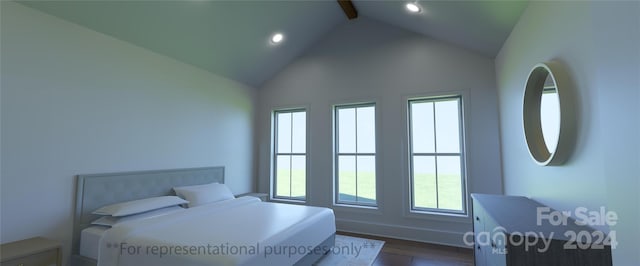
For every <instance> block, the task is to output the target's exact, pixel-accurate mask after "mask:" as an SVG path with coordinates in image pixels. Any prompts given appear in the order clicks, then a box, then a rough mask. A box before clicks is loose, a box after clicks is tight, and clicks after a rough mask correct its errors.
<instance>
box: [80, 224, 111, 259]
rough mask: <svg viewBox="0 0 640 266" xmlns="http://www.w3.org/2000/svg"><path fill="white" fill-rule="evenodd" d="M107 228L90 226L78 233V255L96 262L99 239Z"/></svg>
mask: <svg viewBox="0 0 640 266" xmlns="http://www.w3.org/2000/svg"><path fill="white" fill-rule="evenodd" d="M107 229H109V227H106V226H90V227H87V228H85V229H84V230H82V233H80V255H82V256H85V257H89V258H92V259H94V260H98V250H99V247H100V238H102V235H103V234H104V232H105V231H107Z"/></svg>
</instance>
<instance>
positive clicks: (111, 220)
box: [91, 206, 184, 226]
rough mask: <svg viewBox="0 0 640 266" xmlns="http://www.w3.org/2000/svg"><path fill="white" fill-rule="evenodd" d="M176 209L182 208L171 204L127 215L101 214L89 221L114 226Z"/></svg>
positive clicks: (94, 223)
mask: <svg viewBox="0 0 640 266" xmlns="http://www.w3.org/2000/svg"><path fill="white" fill-rule="evenodd" d="M178 210H184V208H182V207H180V206H171V207H166V208H162V209H157V210H153V211H148V212H143V213H138V214H132V215H127V216H122V217H115V216H102V217H100V218H99V219H97V220H95V221H93V222H91V224H93V225H104V226H114V225H116V224H118V223H123V222H127V221H133V220H140V219H146V218H152V217H157V216H161V215H165V214H169V213H172V212H175V211H178Z"/></svg>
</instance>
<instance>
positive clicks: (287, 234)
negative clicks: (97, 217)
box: [83, 197, 335, 266]
mask: <svg viewBox="0 0 640 266" xmlns="http://www.w3.org/2000/svg"><path fill="white" fill-rule="evenodd" d="M333 233H335V216H334V214H333V211H331V210H330V209H327V208H318V207H308V206H299V205H290V204H278V203H267V202H261V201H260V200H259V199H257V198H254V197H242V198H238V199H232V200H226V201H222V202H216V203H211V204H206V205H202V206H198V207H194V208H189V209H185V210H184V211H179V212H175V213H170V214H167V215H163V216H160V217H153V218H149V219H144V220H138V221H131V222H125V223H121V224H117V225H115V226H114V227H113V228H111V229H109V230H106V231H105V232H104V234H103V236H102V238H101V240H100V245H99V247H100V249H99V255H98V266H107V265H109V266H112V265H113V266H115V265H119V266H129V265H131V266H134V265H136V266H138V265H141V266H142V265H157V266H160V265H292V264H294V263H295V262H296V261H298V260H299V259H300V258H302V257H304V256H305V255H307V253H309V252H310V251H313V252H324V251H326V250H324V251H323V250H318V249H316V250H313V249H314V248H315V247H316V246H317V245H319V244H320V243H322V241H324V240H325V239H326V238H328V237H329V236H331V235H332V234H333ZM84 244H85V243H83V245H84Z"/></svg>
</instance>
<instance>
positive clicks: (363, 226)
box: [336, 219, 472, 249]
mask: <svg viewBox="0 0 640 266" xmlns="http://www.w3.org/2000/svg"><path fill="white" fill-rule="evenodd" d="M336 227H337V230H338V231H343V232H348V233H355V234H365V235H372V236H379V237H387V238H395V239H402V240H409V241H416V242H424V243H430V244H436V245H444V246H451V247H459V248H468V249H471V248H472V247H470V246H467V245H465V244H464V242H463V236H464V234H465V233H460V232H452V231H443V230H434V229H429V228H420V227H410V226H402V225H389V224H381V223H373V222H362V221H355V220H347V219H336Z"/></svg>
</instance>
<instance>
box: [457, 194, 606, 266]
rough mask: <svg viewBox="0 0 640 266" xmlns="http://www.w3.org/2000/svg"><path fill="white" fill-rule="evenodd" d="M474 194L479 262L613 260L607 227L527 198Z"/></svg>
mask: <svg viewBox="0 0 640 266" xmlns="http://www.w3.org/2000/svg"><path fill="white" fill-rule="evenodd" d="M471 197H472V198H473V213H472V215H473V231H474V234H473V240H474V244H475V248H474V255H475V264H476V265H477V266H484V265H487V266H501V265H517V266H523V265H540V266H542V265H544V266H554V265H558V266H560V265H562V266H570V265H580V266H588V265H593V266H607V265H611V264H612V262H611V246H610V245H609V243H607V242H606V241H602V240H608V238H607V237H608V236H607V235H606V234H604V233H603V232H600V231H596V230H594V229H593V228H591V227H589V226H586V225H578V224H577V223H576V221H575V220H573V219H571V218H567V219H566V222H563V220H564V219H565V218H563V217H560V215H559V214H560V213H559V212H555V210H553V209H551V208H549V207H547V206H545V205H542V204H540V203H538V202H536V201H534V200H531V199H529V198H526V197H519V196H503V195H487V194H471ZM564 217H566V216H564ZM467 237H468V236H467ZM469 238H470V237H469ZM467 241H468V240H467ZM614 243H615V242H614Z"/></svg>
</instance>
